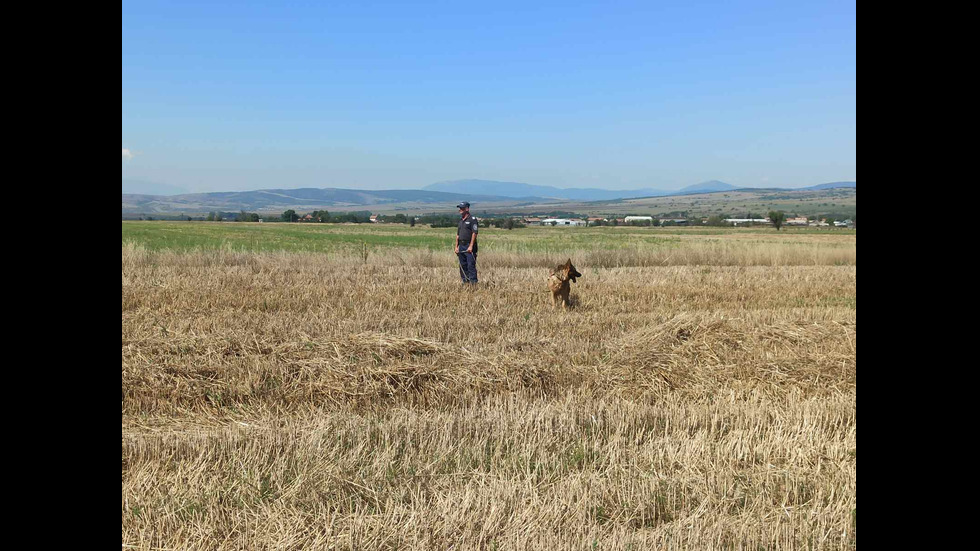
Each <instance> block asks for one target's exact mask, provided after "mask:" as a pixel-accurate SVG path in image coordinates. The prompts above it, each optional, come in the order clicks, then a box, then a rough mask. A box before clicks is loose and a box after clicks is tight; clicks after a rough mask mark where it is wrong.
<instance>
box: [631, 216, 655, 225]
mask: <svg viewBox="0 0 980 551" xmlns="http://www.w3.org/2000/svg"><path fill="white" fill-rule="evenodd" d="M625 221H626V223H627V224H629V223H630V222H649V223H651V224H653V217H652V216H627V217H626V220H625Z"/></svg>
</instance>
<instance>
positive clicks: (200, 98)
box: [122, 0, 857, 191]
mask: <svg viewBox="0 0 980 551" xmlns="http://www.w3.org/2000/svg"><path fill="white" fill-rule="evenodd" d="M122 149H123V157H122V176H123V178H124V179H127V178H130V179H138V180H144V181H151V182H159V183H164V184H169V185H173V186H179V187H182V188H185V189H187V190H190V191H229V190H252V189H261V188H297V187H321V188H322V187H344V188H362V189H404V188H421V187H423V186H425V185H428V184H431V183H433V182H437V181H441V180H454V179H468V178H477V179H486V180H507V181H517V182H526V183H530V184H538V185H551V186H557V187H598V188H606V189H631V188H640V187H652V188H657V189H665V190H671V189H678V188H681V187H684V186H687V185H691V184H696V183H699V182H703V181H705V180H721V181H723V182H727V183H729V184H733V185H737V186H745V187H765V186H774V187H801V186H807V185H813V184H819V183H824V182H834V181H842V180H848V181H856V180H857V27H856V5H855V0H849V1H843V2H838V1H835V0H829V1H828V0H824V1H810V0H802V1H789V2H788V1H785V0H778V1H741V0H740V1H730V2H725V1H699V0H693V1H678V2H660V1H656V0H646V1H641V2H609V1H606V2H550V1H537V2H527V1H521V2H507V1H495V2H481V3H476V2H458V1H456V2H407V1H401V2H398V1H396V2H371V1H349V2H342V1H326V2H285V1H279V2H272V1H270V2H244V1H239V2H209V1H194V2H160V3H157V2H149V1H140V2H129V1H126V0H124V1H123V4H122Z"/></svg>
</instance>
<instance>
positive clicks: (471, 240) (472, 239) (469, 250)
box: [457, 232, 476, 253]
mask: <svg viewBox="0 0 980 551" xmlns="http://www.w3.org/2000/svg"><path fill="white" fill-rule="evenodd" d="M473 245H476V232H473V237H470V246H469V247H466V252H468V253H471V252H473ZM457 247H458V245H457Z"/></svg>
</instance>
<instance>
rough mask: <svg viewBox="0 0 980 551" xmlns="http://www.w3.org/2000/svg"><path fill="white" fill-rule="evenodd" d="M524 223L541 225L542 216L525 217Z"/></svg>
mask: <svg viewBox="0 0 980 551" xmlns="http://www.w3.org/2000/svg"><path fill="white" fill-rule="evenodd" d="M524 223H525V224H527V225H528V226H540V225H541V218H538V217H536V216H533V217H531V218H525V219H524Z"/></svg>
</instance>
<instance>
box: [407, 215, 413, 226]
mask: <svg viewBox="0 0 980 551" xmlns="http://www.w3.org/2000/svg"><path fill="white" fill-rule="evenodd" d="M408 226H409V227H410V228H414V227H415V217H414V216H412V217H411V218H409V219H408Z"/></svg>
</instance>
